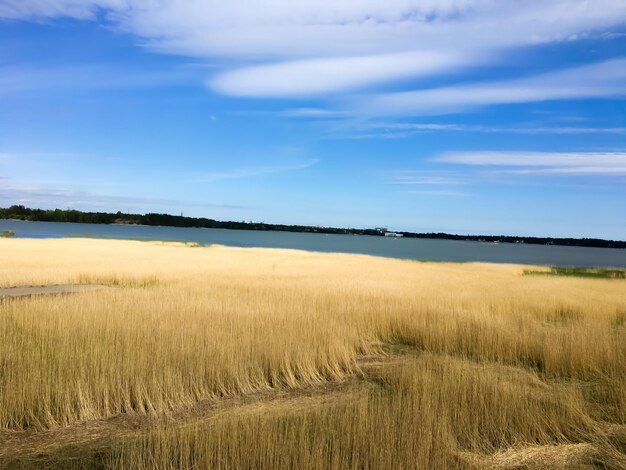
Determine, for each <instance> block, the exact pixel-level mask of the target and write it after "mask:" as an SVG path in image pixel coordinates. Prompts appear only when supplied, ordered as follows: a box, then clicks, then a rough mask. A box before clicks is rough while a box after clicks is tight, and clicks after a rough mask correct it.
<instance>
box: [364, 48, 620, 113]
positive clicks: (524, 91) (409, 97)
mask: <svg viewBox="0 0 626 470" xmlns="http://www.w3.org/2000/svg"><path fill="white" fill-rule="evenodd" d="M624 96H626V59H615V60H608V61H604V62H599V63H596V64H591V65H586V66H582V67H575V68H570V69H566V70H562V71H558V72H551V73H546V74H542V75H537V76H531V77H526V78H520V79H513V80H502V81H491V82H477V83H470V84H466V85H455V86H447V87H439V88H431V89H425V90H417V91H405V92H396V93H384V94H378V95H370V96H364V97H360V98H359V99H358V102H355V103H354V109H355V110H356V111H360V112H361V113H362V114H365V115H436V114H448V113H455V112H462V111H467V110H470V109H474V108H476V107H481V106H489V105H501V104H520V103H533V102H539V101H551V100H568V99H584V98H612V97H624Z"/></svg>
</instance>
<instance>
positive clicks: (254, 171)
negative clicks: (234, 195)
mask: <svg viewBox="0 0 626 470" xmlns="http://www.w3.org/2000/svg"><path fill="white" fill-rule="evenodd" d="M319 161H320V160H319V159H318V158H313V159H310V160H306V161H300V162H291V163H285V164H277V165H267V166H251V167H245V168H232V169H228V170H220V171H210V172H201V173H194V177H193V181H195V182H205V183H206V182H213V181H219V180H228V179H239V178H252V177H257V176H266V175H273V174H277V173H286V172H291V171H298V170H304V169H306V168H309V167H312V166H313V165H317V164H318V163H319Z"/></svg>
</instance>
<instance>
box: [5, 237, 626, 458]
mask: <svg viewBox="0 0 626 470" xmlns="http://www.w3.org/2000/svg"><path fill="white" fill-rule="evenodd" d="M0 259H1V260H2V262H1V263H0V286H14V285H42V284H52V283H54V284H61V283H63V284H64V283H99V284H107V285H110V286H113V287H114V288H112V289H107V290H101V291H97V292H90V293H81V294H75V295H72V296H60V297H33V298H28V299H17V300H7V301H4V302H1V303H0V439H1V438H2V432H5V433H12V434H11V436H15V435H17V436H19V435H20V434H19V432H20V430H25V431H28V432H30V433H32V432H35V433H36V435H37V433H40V434H41V435H44V434H45V433H47V432H48V433H49V432H55V431H54V430H55V429H59V427H63V426H70V427H71V426H74V425H76V424H77V423H80V422H84V421H86V420H102V419H105V418H107V417H112V416H119V415H122V416H138V417H144V418H146V419H148V420H149V421H147V422H150V423H152V424H151V425H150V426H149V427H147V428H145V429H143V428H142V429H140V430H138V432H137V433H136V435H134V436H132V437H124V438H122V437H120V436H116V435H115V433H111V435H109V434H106V433H105V434H104V435H102V436H99V438H101V439H105V441H106V442H107V444H106V446H105V447H106V451H104V457H103V454H102V453H98V452H100V451H98V452H96V451H95V450H93V449H91V450H89V449H87V448H82V447H79V448H78V451H79V454H80V455H79V456H78V457H77V456H74V457H73V459H74V460H71V462H79V464H80V465H84V466H86V467H90V466H93V465H95V464H96V463H99V464H101V465H103V466H123V467H126V468H137V467H144V468H154V467H157V468H191V467H200V468H204V467H220V466H221V467H223V468H250V467H257V468H260V467H265V468H267V467H277V466H283V467H292V468H295V467H301V468H307V467H308V468H316V467H317V468H319V467H334V466H340V467H361V468H362V467H367V468H383V467H411V468H413V467H416V466H417V467H420V468H445V467H449V468H455V467H458V468H466V467H467V468H470V467H476V466H478V467H481V466H489V465H491V464H493V461H492V460H489V459H494V458H496V457H494V456H496V455H500V454H498V453H499V452H504V451H507V452H509V451H511V452H512V451H516V449H526V448H527V447H528V446H550V445H560V446H567V445H578V444H581V445H582V444H585V445H587V444H589V445H590V446H592V447H590V449H593V451H589V452H588V453H586V454H585V455H584V456H583V457H584V458H585V459H588V460H589V459H590V461H592V460H593V461H596V462H601V463H602V465H604V466H605V467H607V468H611V467H615V468H619V465H621V462H622V460H620V459H621V458H622V457H623V454H621V453H620V446H622V445H624V446H626V438H624V439H622V437H619V436H621V434H620V433H621V432H622V430H626V368H625V366H624V365H625V364H626V327H625V322H624V321H623V319H624V315H625V312H626V283H624V281H621V280H605V279H594V280H586V279H577V278H572V277H543V276H524V275H523V268H522V267H519V266H513V265H490V264H472V263H468V264H461V265H456V264H449V263H432V264H431V263H414V262H410V261H400V260H389V259H382V258H374V257H367V256H357V255H339V254H319V253H305V252H297V251H288V250H261V249H236V248H225V247H206V248H202V247H199V248H190V247H187V246H185V245H178V244H162V243H161V244H160V243H146V242H129V241H107V240H78V239H77V240H45V241H42V240H23V239H12V240H0ZM399 352H402V354H400V355H398V354H399ZM364 357H368V358H377V359H376V361H379V362H380V366H379V367H378V366H377V367H375V368H372V367H371V366H369V365H366V363H364V362H363V358H364ZM354 380H357V381H360V382H361V383H363V384H369V386H367V387H356V389H351V388H350V389H349V390H347V391H346V392H345V393H343V394H338V395H337V394H335V395H333V396H332V397H331V398H329V399H328V400H317V401H316V400H313V399H310V398H307V397H306V396H303V397H300V398H297V395H296V398H293V399H290V400H283V401H280V400H279V401H276V402H272V403H271V404H265V405H263V406H261V405H258V406H256V407H255V406H253V407H248V408H246V407H243V408H238V407H235V408H233V410H232V411H230V412H227V413H222V414H218V415H217V416H214V415H211V418H210V419H197V420H194V421H193V422H191V423H189V422H187V421H186V420H183V422H182V423H181V419H179V417H180V414H181V413H184V410H193V409H194V407H197V406H198V403H213V404H215V405H216V406H217V405H219V403H221V402H222V401H223V400H226V399H229V397H240V396H248V395H251V394H255V393H256V394H259V393H261V394H266V395H268V396H272V395H273V394H277V393H278V394H280V393H296V394H297V393H299V391H301V390H307V389H310V388H311V387H313V389H316V390H317V389H320V390H324V388H325V387H327V386H330V385H332V384H336V383H345V382H346V381H354ZM342 397H343V398H342ZM155 423H156V424H155ZM2 429H4V431H2ZM615 429H617V431H615ZM15 433H18V434H15ZM616 433H617V434H616ZM624 434H626V431H625V432H624ZM615 435H617V436H618V437H617V438H615V437H614V436H615ZM616 439H617V440H616ZM29 442H30V441H29ZM26 447H27V448H25V449H22V450H24V452H26V454H28V452H29V448H28V446H26ZM35 447H36V446H35V445H34V444H33V446H32V449H30V450H32V451H33V453H35V450H37V449H35ZM62 448H63V442H58V443H56V444H55V447H54V449H62ZM564 448H567V447H564ZM54 449H52V450H51V449H48V450H47V451H46V452H48V453H49V454H50V455H49V456H48V457H49V458H53V457H54V456H55V455H56V456H57V457H55V458H60V457H59V456H58V455H57V454H55V452H56V451H54ZM66 450H67V449H66ZM37 452H39V453H40V449H38V450H37ZM94 452H96V453H94ZM622 452H623V449H622ZM13 453H15V452H13ZM10 454H11V449H8V450H6V451H5V454H4V457H7V456H10ZM33 455H34V454H33ZM46 455H47V454H46ZM59 455H61V454H59ZM507 455H508V454H507ZM533 455H534V454H533ZM2 457H3V450H2V446H1V445H0V466H1V465H2ZM561 457H562V455H561ZM7 458H8V457H7ZM581 458H582V457H581ZM76 459H78V460H76ZM490 462H491V463H490ZM40 463H41V462H40ZM551 465H553V466H555V468H556V464H555V462H554V461H552V464H551Z"/></svg>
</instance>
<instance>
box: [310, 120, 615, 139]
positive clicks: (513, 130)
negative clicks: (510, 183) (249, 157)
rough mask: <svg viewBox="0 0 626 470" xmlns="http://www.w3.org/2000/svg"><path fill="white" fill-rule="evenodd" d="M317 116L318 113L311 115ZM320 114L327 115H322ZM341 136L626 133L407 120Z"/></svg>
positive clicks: (341, 131) (368, 124)
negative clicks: (439, 133) (409, 121)
mask: <svg viewBox="0 0 626 470" xmlns="http://www.w3.org/2000/svg"><path fill="white" fill-rule="evenodd" d="M312 117H315V116H312ZM321 117H324V115H323V114H322V115H321ZM333 131H334V132H335V134H336V138H339V139H357V140H358V139H404V138H408V137H412V136H414V135H418V134H425V133H435V132H443V133H450V132H455V133H456V132H458V133H483V134H523V135H583V134H607V135H626V127H575V126H546V127H541V126H521V125H520V126H483V125H471V124H455V123H407V122H377V121H365V122H356V123H354V122H350V121H347V122H345V123H341V124H340V125H339V126H337V128H336V129H333Z"/></svg>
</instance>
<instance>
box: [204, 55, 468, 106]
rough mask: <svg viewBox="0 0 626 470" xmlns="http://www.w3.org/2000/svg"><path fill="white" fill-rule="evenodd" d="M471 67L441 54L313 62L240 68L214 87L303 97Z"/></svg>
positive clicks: (246, 93) (236, 93) (238, 93)
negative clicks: (455, 68) (465, 66)
mask: <svg viewBox="0 0 626 470" xmlns="http://www.w3.org/2000/svg"><path fill="white" fill-rule="evenodd" d="M468 63H469V56H468V55H453V54H451V53H441V52H410V53H400V54H386V55H374V56H362V57H342V58H336V57H333V58H325V59H309V60H299V61H293V62H281V63H278V64H272V65H261V66H254V67H246V68H239V69H236V70H234V71H231V72H226V73H223V74H220V75H218V76H217V77H216V78H214V79H212V80H211V81H210V83H209V85H210V86H211V88H213V89H214V90H216V91H218V92H220V93H223V94H227V95H234V96H251V97H283V98H284V97H300V96H306V95H316V94H328V93H335V92H340V91H346V90H355V89H358V88H361V87H365V86H369V85H374V84H379V83H386V82H389V81H391V80H398V79H401V78H408V77H415V76H421V75H430V74H433V73H436V72H442V71H446V70H450V69H452V68H453V67H460V66H462V65H468Z"/></svg>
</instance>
